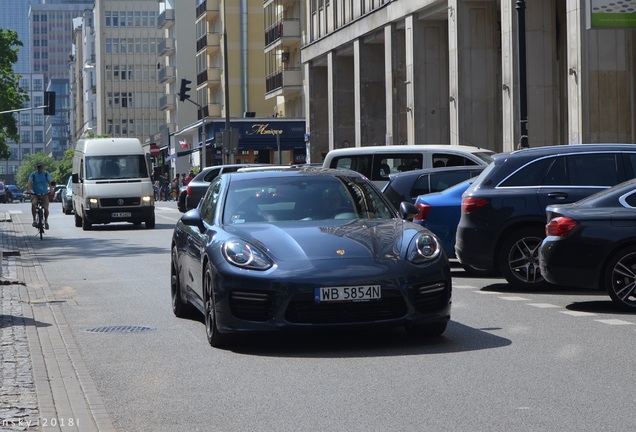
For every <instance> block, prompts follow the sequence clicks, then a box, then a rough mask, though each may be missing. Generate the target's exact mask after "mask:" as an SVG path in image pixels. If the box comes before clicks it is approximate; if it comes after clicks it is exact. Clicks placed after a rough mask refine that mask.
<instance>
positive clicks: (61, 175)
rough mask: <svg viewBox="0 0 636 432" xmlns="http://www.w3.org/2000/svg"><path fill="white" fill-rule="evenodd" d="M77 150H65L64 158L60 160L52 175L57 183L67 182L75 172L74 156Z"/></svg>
mask: <svg viewBox="0 0 636 432" xmlns="http://www.w3.org/2000/svg"><path fill="white" fill-rule="evenodd" d="M74 155H75V150H73V149H68V150H66V151H65V152H64V158H63V159H62V160H61V161H59V162H58V164H57V169H56V170H55V172H52V173H51V177H53V180H55V182H56V183H57V184H66V182H67V181H68V177H69V176H70V175H71V173H72V172H73V156H74Z"/></svg>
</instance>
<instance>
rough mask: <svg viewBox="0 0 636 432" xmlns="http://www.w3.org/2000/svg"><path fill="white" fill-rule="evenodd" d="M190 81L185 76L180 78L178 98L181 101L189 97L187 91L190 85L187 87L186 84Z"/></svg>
mask: <svg viewBox="0 0 636 432" xmlns="http://www.w3.org/2000/svg"><path fill="white" fill-rule="evenodd" d="M190 83H192V81H190V80H187V79H185V78H182V79H181V90H179V100H180V101H181V102H183V101H184V100H186V99H190V95H189V94H188V92H189V91H190V87H188V84H190Z"/></svg>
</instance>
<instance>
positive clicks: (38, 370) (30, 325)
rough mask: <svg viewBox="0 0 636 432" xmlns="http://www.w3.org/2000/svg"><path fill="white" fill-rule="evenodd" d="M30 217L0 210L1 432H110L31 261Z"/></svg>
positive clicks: (62, 305)
mask: <svg viewBox="0 0 636 432" xmlns="http://www.w3.org/2000/svg"><path fill="white" fill-rule="evenodd" d="M30 219H31V218H30V215H21V214H13V213H10V212H7V211H4V210H0V254H1V255H0V270H1V272H0V432H4V431H69V432H70V431H82V432H84V431H108V432H110V431H115V430H116V429H115V427H114V425H113V423H112V420H111V418H110V415H109V414H108V411H107V410H106V406H105V405H104V402H103V400H102V398H101V396H100V395H99V393H98V391H97V388H96V387H95V383H94V382H93V380H92V378H91V376H90V374H89V373H88V369H87V368H86V365H85V364H84V361H83V359H82V357H81V355H80V353H79V351H78V348H77V346H76V344H75V340H74V338H73V335H72V333H71V330H70V328H69V327H68V324H67V322H66V317H65V315H64V310H68V308H69V307H70V306H72V301H69V302H68V303H67V300H66V299H60V298H57V297H56V295H55V293H54V292H52V290H51V289H50V287H49V286H48V282H47V280H46V277H45V276H44V273H43V272H42V268H41V266H40V265H39V262H38V259H37V255H36V254H35V253H34V251H35V249H34V246H35V247H37V244H35V242H39V241H41V240H40V239H39V237H38V238H36V237H35V235H34V233H33V232H32V231H33V229H32V227H31V220H30Z"/></svg>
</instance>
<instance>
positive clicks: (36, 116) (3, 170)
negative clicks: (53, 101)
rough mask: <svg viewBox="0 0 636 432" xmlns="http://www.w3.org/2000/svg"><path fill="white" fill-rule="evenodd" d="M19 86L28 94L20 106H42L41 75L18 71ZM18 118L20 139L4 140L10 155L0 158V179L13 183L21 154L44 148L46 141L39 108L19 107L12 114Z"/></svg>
mask: <svg viewBox="0 0 636 432" xmlns="http://www.w3.org/2000/svg"><path fill="white" fill-rule="evenodd" d="M20 75H21V78H20V83H19V85H20V87H21V88H23V89H24V90H26V92H27V94H28V95H29V102H28V103H27V104H26V105H25V106H23V107H22V108H35V107H41V106H44V90H45V87H44V82H45V81H44V75H43V74H30V73H22V74H20ZM14 116H15V117H16V118H17V120H18V122H17V124H18V134H19V136H20V140H19V141H18V142H14V141H12V140H9V141H7V144H8V146H9V151H10V153H11V155H10V156H9V159H7V160H2V161H0V180H2V181H4V183H5V184H15V178H16V175H17V174H18V171H19V170H20V167H21V166H22V161H23V160H24V158H25V156H27V155H29V154H33V153H39V152H44V149H45V145H46V140H45V136H46V121H45V117H44V110H43V109H42V108H39V109H32V110H25V111H20V112H17V113H15V114H14Z"/></svg>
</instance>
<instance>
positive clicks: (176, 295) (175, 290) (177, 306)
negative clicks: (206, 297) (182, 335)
mask: <svg viewBox="0 0 636 432" xmlns="http://www.w3.org/2000/svg"><path fill="white" fill-rule="evenodd" d="M177 257H178V255H177V247H176V246H174V247H173V248H172V253H171V263H170V296H171V297H172V313H174V315H175V316H176V317H179V318H185V317H187V316H188V315H189V314H190V305H189V304H188V303H186V302H184V301H183V293H182V292H181V279H180V274H179V262H178V259H177Z"/></svg>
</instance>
